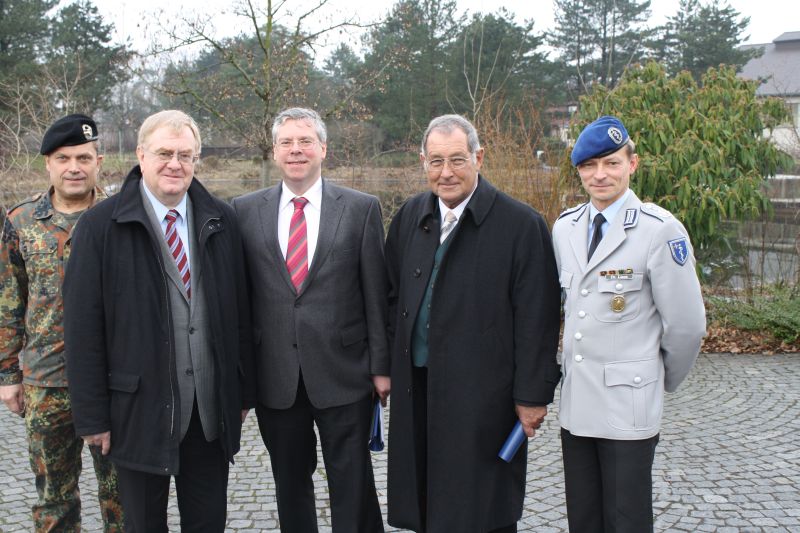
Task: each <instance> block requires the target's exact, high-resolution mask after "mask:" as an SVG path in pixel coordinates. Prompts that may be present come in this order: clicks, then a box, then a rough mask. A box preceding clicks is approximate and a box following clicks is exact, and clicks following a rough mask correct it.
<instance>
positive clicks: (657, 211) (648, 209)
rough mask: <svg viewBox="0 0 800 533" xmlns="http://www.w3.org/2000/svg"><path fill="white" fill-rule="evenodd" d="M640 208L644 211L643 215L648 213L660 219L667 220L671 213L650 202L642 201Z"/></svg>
mask: <svg viewBox="0 0 800 533" xmlns="http://www.w3.org/2000/svg"><path fill="white" fill-rule="evenodd" d="M641 210H642V213H644V214H645V215H650V216H651V217H653V218H657V219H659V220H661V221H664V220H667V219H668V218H672V213H670V212H669V211H667V210H666V209H664V208H663V207H661V206H659V205H656V204H654V203H652V202H645V203H643V204H642V207H641Z"/></svg>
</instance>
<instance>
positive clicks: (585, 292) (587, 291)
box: [581, 289, 589, 296]
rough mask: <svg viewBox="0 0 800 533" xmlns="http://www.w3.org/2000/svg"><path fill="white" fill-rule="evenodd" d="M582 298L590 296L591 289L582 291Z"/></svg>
mask: <svg viewBox="0 0 800 533" xmlns="http://www.w3.org/2000/svg"><path fill="white" fill-rule="evenodd" d="M581 296H589V289H581Z"/></svg>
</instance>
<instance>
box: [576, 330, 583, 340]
mask: <svg viewBox="0 0 800 533" xmlns="http://www.w3.org/2000/svg"><path fill="white" fill-rule="evenodd" d="M582 338H583V333H581V332H580V331H578V332H576V333H575V340H576V341H579V340H581V339H582Z"/></svg>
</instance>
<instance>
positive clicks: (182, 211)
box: [142, 180, 186, 224]
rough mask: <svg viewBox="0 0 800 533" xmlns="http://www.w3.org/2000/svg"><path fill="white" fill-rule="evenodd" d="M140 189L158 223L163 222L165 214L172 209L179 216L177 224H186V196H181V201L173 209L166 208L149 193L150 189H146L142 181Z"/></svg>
mask: <svg viewBox="0 0 800 533" xmlns="http://www.w3.org/2000/svg"><path fill="white" fill-rule="evenodd" d="M142 188H143V189H144V193H145V195H146V196H147V199H148V200H150V204H151V205H152V206H153V211H155V213H156V218H157V219H158V221H159V222H163V221H164V217H166V216H167V213H169V211H170V210H171V209H174V210H175V211H177V212H178V215H180V219H179V222H180V223H181V224H186V194H184V195H183V198H181V201H180V202H179V203H178V205H177V206H175V207H167V206H165V205H164V204H162V203H161V201H160V200H159V199H158V198H156V196H155V195H154V194H153V193H152V192H150V189H149V188H148V187H147V184H146V183H145V182H144V180H142Z"/></svg>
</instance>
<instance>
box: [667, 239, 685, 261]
mask: <svg viewBox="0 0 800 533" xmlns="http://www.w3.org/2000/svg"><path fill="white" fill-rule="evenodd" d="M667 245H668V246H669V252H670V254H672V259H674V260H675V262H676V263H678V264H679V265H680V266H683V265H685V264H686V260H687V259H689V244H688V243H687V242H686V237H681V238H680V239H673V240H671V241H667Z"/></svg>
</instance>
